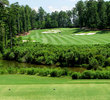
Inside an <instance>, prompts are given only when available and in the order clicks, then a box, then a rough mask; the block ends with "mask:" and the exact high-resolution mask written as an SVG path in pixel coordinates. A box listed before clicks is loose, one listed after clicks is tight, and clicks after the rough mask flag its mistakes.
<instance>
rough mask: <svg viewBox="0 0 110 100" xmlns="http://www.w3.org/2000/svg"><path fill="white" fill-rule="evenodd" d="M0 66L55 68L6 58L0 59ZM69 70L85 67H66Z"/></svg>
mask: <svg viewBox="0 0 110 100" xmlns="http://www.w3.org/2000/svg"><path fill="white" fill-rule="evenodd" d="M0 67H4V68H7V67H17V68H26V67H40V68H44V67H48V68H56V66H48V65H35V64H29V63H19V62H16V61H7V60H0ZM66 68H68V69H69V70H71V71H75V72H83V71H85V70H86V69H85V68H80V67H72V68H70V67H66Z"/></svg>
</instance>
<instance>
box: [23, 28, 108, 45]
mask: <svg viewBox="0 0 110 100" xmlns="http://www.w3.org/2000/svg"><path fill="white" fill-rule="evenodd" d="M49 30H60V31H61V33H42V32H45V31H49ZM80 33H96V34H95V35H83V36H76V35H75V34H80ZM29 38H31V39H32V41H36V42H40V43H44V44H53V45H73V44H75V45H82V44H106V43H110V31H88V30H81V29H78V28H56V29H42V30H32V31H31V34H30V35H27V36H23V40H28V39H29Z"/></svg>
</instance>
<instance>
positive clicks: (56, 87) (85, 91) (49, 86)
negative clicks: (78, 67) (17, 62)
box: [0, 75, 110, 100]
mask: <svg viewBox="0 0 110 100" xmlns="http://www.w3.org/2000/svg"><path fill="white" fill-rule="evenodd" d="M0 80H1V81H0V100H109V98H110V95H109V93H110V80H72V79H70V78H68V77H66V78H50V77H38V76H26V75H2V76H0Z"/></svg>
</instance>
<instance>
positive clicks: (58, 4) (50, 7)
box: [9, 0, 107, 12]
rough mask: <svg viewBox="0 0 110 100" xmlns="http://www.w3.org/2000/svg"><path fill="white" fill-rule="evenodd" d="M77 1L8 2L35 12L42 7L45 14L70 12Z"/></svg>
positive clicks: (37, 0) (10, 0)
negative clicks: (29, 8) (17, 3)
mask: <svg viewBox="0 0 110 100" xmlns="http://www.w3.org/2000/svg"><path fill="white" fill-rule="evenodd" d="M77 1H79V0H9V2H10V3H15V2H19V4H20V5H26V4H27V5H29V6H30V7H31V8H33V9H35V10H37V9H38V8H39V7H43V8H44V9H45V10H46V11H47V12H52V11H55V10H57V11H60V10H64V11H65V10H71V9H72V8H73V7H74V6H75V4H76V3H77ZM106 1H107V0H106Z"/></svg>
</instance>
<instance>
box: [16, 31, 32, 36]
mask: <svg viewBox="0 0 110 100" xmlns="http://www.w3.org/2000/svg"><path fill="white" fill-rule="evenodd" d="M29 34H30V32H25V33H23V34H18V35H17V36H16V37H19V36H26V35H29Z"/></svg>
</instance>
